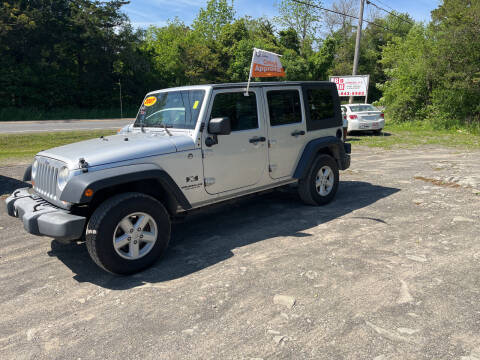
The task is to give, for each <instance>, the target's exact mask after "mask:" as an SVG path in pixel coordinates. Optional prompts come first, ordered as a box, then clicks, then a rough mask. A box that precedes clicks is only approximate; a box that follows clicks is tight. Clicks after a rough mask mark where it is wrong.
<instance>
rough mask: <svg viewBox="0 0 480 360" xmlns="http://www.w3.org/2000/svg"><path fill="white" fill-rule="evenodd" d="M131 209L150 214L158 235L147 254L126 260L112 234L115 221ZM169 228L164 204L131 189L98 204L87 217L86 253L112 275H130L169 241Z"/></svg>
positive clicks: (161, 250)
mask: <svg viewBox="0 0 480 360" xmlns="http://www.w3.org/2000/svg"><path fill="white" fill-rule="evenodd" d="M134 212H144V213H147V214H148V215H150V216H151V217H152V218H153V219H154V220H155V222H156V224H157V228H158V236H157V239H156V241H155V244H154V246H153V248H152V249H151V250H150V252H149V253H148V254H146V255H145V256H144V257H141V258H139V259H135V260H127V259H124V258H122V257H120V256H119V255H118V254H117V252H116V251H115V249H114V246H113V233H114V231H115V228H116V226H117V225H118V223H119V221H121V219H123V218H124V217H125V216H127V215H128V214H131V213H134ZM170 231H171V222H170V216H169V214H168V212H167V210H166V209H165V207H164V206H163V205H162V204H161V203H160V202H159V201H158V200H156V199H154V198H153V197H151V196H148V195H145V194H142V193H133V192H132V193H124V194H119V195H116V196H114V197H112V198H110V199H108V200H106V201H105V202H103V203H102V204H100V206H99V207H98V208H97V209H96V210H95V211H94V213H93V214H92V216H91V217H90V220H89V222H88V224H87V229H86V234H85V238H86V245H87V249H88V253H89V254H90V256H91V258H92V259H93V261H94V262H95V263H96V264H97V265H98V266H100V267H101V268H102V269H104V270H106V271H108V272H111V273H113V274H133V273H136V272H139V271H141V270H143V269H146V268H147V267H149V266H151V265H152V264H153V263H154V262H155V261H157V260H158V259H159V258H160V256H161V255H162V254H163V253H164V252H165V250H166V248H167V246H168V243H169V241H170Z"/></svg>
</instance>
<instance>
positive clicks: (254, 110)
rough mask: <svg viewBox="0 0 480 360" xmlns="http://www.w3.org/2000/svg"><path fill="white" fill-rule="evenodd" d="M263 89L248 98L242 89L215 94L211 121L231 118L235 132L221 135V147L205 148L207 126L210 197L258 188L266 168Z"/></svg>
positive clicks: (206, 165)
mask: <svg viewBox="0 0 480 360" xmlns="http://www.w3.org/2000/svg"><path fill="white" fill-rule="evenodd" d="M261 95H262V94H261V89H258V88H254V89H251V90H250V91H249V96H245V95H244V90H242V89H229V90H215V91H214V92H213V95H212V98H213V101H211V103H210V109H209V116H208V120H210V119H213V118H219V117H228V118H230V121H231V126H232V132H231V133H230V134H229V135H218V137H217V139H218V143H217V144H214V145H212V146H210V147H208V146H206V139H207V138H208V137H211V135H210V134H209V133H208V122H207V126H206V127H205V130H204V131H203V134H202V137H203V138H202V141H203V145H202V147H203V153H204V159H203V167H204V177H205V190H206V191H207V192H208V193H209V194H218V193H222V192H225V191H231V190H236V189H241V188H244V187H248V186H252V185H255V184H256V183H257V182H258V181H259V180H260V178H261V177H262V175H263V174H264V172H265V171H266V168H267V143H266V136H267V134H266V129H265V121H264V120H265V119H264V117H263V116H261V114H263V113H264V112H263V108H262V107H261V105H262V102H261Z"/></svg>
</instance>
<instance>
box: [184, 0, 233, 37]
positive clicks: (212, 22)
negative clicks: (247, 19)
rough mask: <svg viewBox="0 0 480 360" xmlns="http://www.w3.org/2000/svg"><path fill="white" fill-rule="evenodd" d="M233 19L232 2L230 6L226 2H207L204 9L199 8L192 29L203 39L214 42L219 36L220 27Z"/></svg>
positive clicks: (214, 0) (211, 0) (225, 0)
mask: <svg viewBox="0 0 480 360" xmlns="http://www.w3.org/2000/svg"><path fill="white" fill-rule="evenodd" d="M234 18H235V10H234V8H233V0H232V2H231V5H229V4H228V2H227V0H208V2H207V6H206V8H201V9H200V11H199V13H198V15H197V17H196V18H195V20H194V21H193V29H194V30H195V31H198V32H199V33H200V34H201V36H202V37H203V38H204V39H207V40H215V39H217V38H218V36H219V35H220V32H221V30H222V27H223V26H225V25H226V24H229V23H231V22H232V21H233V19H234Z"/></svg>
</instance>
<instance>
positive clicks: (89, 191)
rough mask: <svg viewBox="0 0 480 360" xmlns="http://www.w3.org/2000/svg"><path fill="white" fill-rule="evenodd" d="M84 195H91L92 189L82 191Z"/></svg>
mask: <svg viewBox="0 0 480 360" xmlns="http://www.w3.org/2000/svg"><path fill="white" fill-rule="evenodd" d="M84 194H85V196H86V197H91V196H92V195H93V190H92V189H87V190H85V192H84Z"/></svg>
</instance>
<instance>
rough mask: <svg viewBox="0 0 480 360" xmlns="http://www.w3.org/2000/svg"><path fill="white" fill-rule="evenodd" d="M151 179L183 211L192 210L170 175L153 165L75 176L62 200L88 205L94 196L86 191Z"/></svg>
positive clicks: (140, 165) (117, 168)
mask: <svg viewBox="0 0 480 360" xmlns="http://www.w3.org/2000/svg"><path fill="white" fill-rule="evenodd" d="M151 179H155V180H157V181H158V182H159V184H160V186H162V187H163V188H164V190H165V191H167V192H168V193H170V194H172V195H173V197H174V198H175V200H176V201H177V202H178V204H179V205H180V206H181V207H182V208H183V209H185V210H188V209H191V208H192V205H191V204H190V203H189V201H188V200H187V198H186V197H185V195H184V194H183V192H182V191H181V190H180V188H179V187H178V186H177V184H176V183H175V181H173V179H172V178H171V177H170V175H168V174H167V172H166V171H164V170H162V169H160V168H159V167H158V166H155V165H153V164H137V165H128V166H120V167H115V168H110V169H105V170H98V171H93V172H87V173H84V174H81V175H78V176H75V177H73V178H72V179H70V181H69V182H68V183H67V186H65V189H64V190H63V191H62V194H61V196H60V200H62V201H68V202H70V203H74V204H86V203H89V202H90V201H91V200H92V198H93V196H92V197H87V196H85V190H86V189H92V190H93V193H94V194H95V193H96V192H98V191H99V190H102V189H107V188H109V187H112V186H115V185H121V184H126V183H129V182H134V181H139V180H151Z"/></svg>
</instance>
